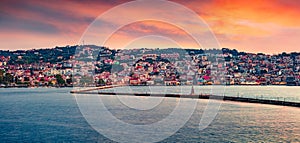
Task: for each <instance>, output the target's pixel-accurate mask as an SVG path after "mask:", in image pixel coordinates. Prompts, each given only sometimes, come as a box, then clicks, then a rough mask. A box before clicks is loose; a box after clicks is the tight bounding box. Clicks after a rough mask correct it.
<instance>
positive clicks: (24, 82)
mask: <svg viewBox="0 0 300 143" xmlns="http://www.w3.org/2000/svg"><path fill="white" fill-rule="evenodd" d="M299 71H300V53H297V52H293V53H281V54H277V55H267V54H263V53H246V52H239V51H237V50H235V49H233V50H231V49H228V48H223V49H220V50H217V49H211V50H202V49H184V50H182V49H178V48H168V49H159V48H157V49H146V48H140V49H119V50H115V49H109V48H106V47H101V46H95V45H85V46H65V47H55V48H49V49H32V50H17V51H5V50H0V85H1V87H29V86H57V87H62V86H73V85H76V86H100V85H107V84H129V85H188V84H193V85H212V84H226V85H299V79H300V75H299Z"/></svg>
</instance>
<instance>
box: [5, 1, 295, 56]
mask: <svg viewBox="0 0 300 143" xmlns="http://www.w3.org/2000/svg"><path fill="white" fill-rule="evenodd" d="M126 2H128V1H120V0H103V1H102V0H98V1H92V0H86V1H81V0H61V1H58V0H49V1H42V0H26V1H22V0H0V31H1V32H0V49H1V50H18V49H22V50H24V49H38V48H51V47H55V46H65V45H77V44H81V43H82V36H83V35H84V33H85V32H86V30H87V28H88V27H89V26H90V25H91V23H92V22H93V21H94V20H95V19H96V20H97V17H98V16H99V15H101V14H105V12H107V11H108V10H110V9H112V8H114V7H116V6H118V5H120V4H124V3H126ZM172 2H175V3H178V4H180V5H183V6H185V7H187V8H189V9H191V10H192V11H194V12H195V13H196V14H197V15H198V16H199V18H200V19H202V20H204V21H205V23H207V25H208V27H209V29H206V30H211V31H212V33H213V34H214V35H215V36H216V39H217V40H218V41H219V44H220V47H227V48H230V49H237V50H239V51H246V52H252V53H258V52H263V53H268V54H277V53H281V52H293V51H296V52H299V51H300V48H299V47H300V42H298V41H299V39H300V19H299V17H300V1H296V0H251V1H247V0H189V1H183V0H173V1H172ZM145 7H147V8H145V9H144V8H141V7H131V8H130V9H128V10H126V13H127V12H128V13H130V16H128V17H124V16H123V17H120V15H122V13H115V16H112V17H110V18H109V20H102V21H98V24H99V23H100V24H101V25H106V28H103V29H101V31H97V32H95V33H93V36H94V39H92V38H90V39H89V38H87V39H84V42H85V43H86V44H97V45H98V44H102V43H97V38H101V36H103V33H105V31H108V30H109V28H111V27H112V25H117V24H118V22H120V21H122V20H124V19H126V18H127V19H128V18H132V17H140V16H145V15H147V13H148V12H152V13H154V14H158V15H159V12H161V11H162V10H163V8H160V7H159V6H158V7H157V6H149V5H145ZM165 9H168V8H167V7H166V8H165ZM164 14H166V15H167V16H168V17H169V18H171V19H182V24H185V25H187V26H188V27H190V28H192V29H193V28H194V33H196V34H198V35H201V36H202V37H203V38H207V37H205V34H204V33H205V32H207V31H206V30H199V28H197V25H195V21H196V20H198V19H197V18H196V19H195V18H191V17H189V16H188V15H187V14H186V13H184V12H183V13H181V14H176V15H172V12H171V13H169V14H168V13H164ZM98 18H99V17H98ZM94 26H96V25H94ZM102 31H103V32H102ZM151 35H157V36H156V37H155V36H151ZM164 41H165V42H164ZM172 41H173V43H172ZM174 41H175V43H176V42H178V43H179V44H180V45H181V46H182V47H186V48H198V47H197V46H199V45H197V44H195V41H193V38H191V36H190V35H189V33H187V32H186V31H185V30H183V29H181V28H180V27H177V26H176V25H172V24H169V23H164V22H159V21H140V22H133V23H131V24H128V25H125V26H123V27H121V28H120V29H119V30H118V31H116V32H115V33H114V34H113V35H112V36H111V38H109V40H108V41H107V42H106V43H105V45H104V46H107V47H110V48H126V45H127V46H128V45H134V46H136V47H137V48H139V47H138V46H141V47H142V46H144V47H148V46H149V47H151V46H152V47H168V46H174V45H176V44H174ZM170 42H171V44H170ZM134 43H136V44H134ZM178 43H177V45H178ZM200 44H201V46H203V45H202V43H200ZM204 45H205V44H204ZM201 48H204V49H205V48H212V47H205V46H204V47H201Z"/></svg>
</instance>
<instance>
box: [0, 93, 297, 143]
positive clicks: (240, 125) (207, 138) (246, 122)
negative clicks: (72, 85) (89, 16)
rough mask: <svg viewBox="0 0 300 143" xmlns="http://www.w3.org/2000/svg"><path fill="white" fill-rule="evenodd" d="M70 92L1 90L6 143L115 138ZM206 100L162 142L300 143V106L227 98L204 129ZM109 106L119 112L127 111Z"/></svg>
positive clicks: (0, 128)
mask: <svg viewBox="0 0 300 143" xmlns="http://www.w3.org/2000/svg"><path fill="white" fill-rule="evenodd" d="M70 90H71V89H67V88H65V89H56V88H51V89H45V88H39V89H0V142H112V141H111V140H110V139H108V138H106V137H104V136H103V135H101V134H99V133H98V132H97V131H95V130H94V129H93V128H92V127H91V126H90V125H89V124H88V123H87V121H86V120H85V118H84V117H83V116H82V114H81V113H80V110H79V108H78V106H77V104H76V100H75V97H74V96H73V95H71V94H69V91H70ZM131 98H132V97H131ZM106 100H110V97H109V96H108V97H107V99H106ZM167 100H168V103H174V102H176V99H171V98H170V99H167ZM205 102H207V101H205V100H199V103H200V104H198V106H197V109H196V111H195V113H194V115H193V116H192V118H191V119H190V120H189V122H187V124H185V126H184V127H183V128H181V129H180V130H179V131H178V132H176V133H175V134H174V135H172V136H170V137H169V138H167V139H165V140H163V141H162V142H300V109H299V108H293V107H282V106H273V105H259V104H250V103H236V102H224V103H223V104H222V106H221V108H220V111H219V113H218V115H217V117H216V118H215V120H214V121H213V122H212V124H210V126H209V127H208V128H206V129H204V130H202V131H199V127H198V125H199V121H200V117H201V114H202V112H203V110H204V109H205V108H204V107H203V104H202V103H205ZM109 107H110V108H112V111H113V112H114V114H116V115H117V114H119V115H120V116H123V114H124V113H126V112H127V109H125V108H124V109H122V108H120V106H117V108H118V110H114V106H113V105H110V106H109ZM161 112H162V113H164V112H163V111H161ZM162 113H159V114H160V115H161V114H162ZM123 117H124V116H123ZM145 118H149V117H140V118H130V117H126V119H127V120H130V121H128V122H140V121H143V120H147V119H145ZM151 118H156V117H155V116H154V117H151ZM126 119H125V120H126ZM149 136H151V134H149ZM141 142H143V141H141Z"/></svg>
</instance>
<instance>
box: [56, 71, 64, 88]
mask: <svg viewBox="0 0 300 143" xmlns="http://www.w3.org/2000/svg"><path fill="white" fill-rule="evenodd" d="M55 78H56V81H57V84H58V85H59V86H62V85H64V84H65V83H66V81H65V80H64V79H63V78H62V76H61V75H60V74H57V75H55Z"/></svg>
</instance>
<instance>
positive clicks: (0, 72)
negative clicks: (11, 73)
mask: <svg viewBox="0 0 300 143" xmlns="http://www.w3.org/2000/svg"><path fill="white" fill-rule="evenodd" d="M4 73H5V72H4V70H0V84H3V83H4Z"/></svg>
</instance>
